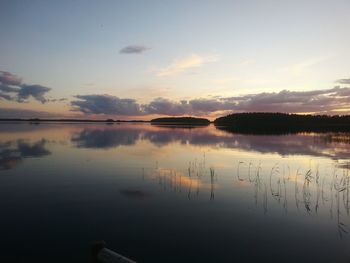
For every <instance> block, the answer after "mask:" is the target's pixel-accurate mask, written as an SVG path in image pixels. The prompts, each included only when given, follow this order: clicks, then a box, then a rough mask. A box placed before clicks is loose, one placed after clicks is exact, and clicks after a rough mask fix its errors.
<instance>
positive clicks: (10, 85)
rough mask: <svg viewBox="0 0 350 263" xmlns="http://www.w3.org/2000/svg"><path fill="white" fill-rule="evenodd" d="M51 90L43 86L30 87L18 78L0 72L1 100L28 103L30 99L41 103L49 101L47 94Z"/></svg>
mask: <svg viewBox="0 0 350 263" xmlns="http://www.w3.org/2000/svg"><path fill="white" fill-rule="evenodd" d="M50 90H51V89H50V88H48V87H44V86H41V85H28V84H24V83H22V80H21V79H20V78H18V77H17V76H15V75H13V74H11V73H9V72H6V71H0V99H5V100H9V101H17V102H27V101H28V99H29V98H30V97H32V98H34V99H35V100H37V101H40V102H41V103H45V102H47V101H49V100H48V99H46V98H45V94H46V93H47V92H49V91H50Z"/></svg>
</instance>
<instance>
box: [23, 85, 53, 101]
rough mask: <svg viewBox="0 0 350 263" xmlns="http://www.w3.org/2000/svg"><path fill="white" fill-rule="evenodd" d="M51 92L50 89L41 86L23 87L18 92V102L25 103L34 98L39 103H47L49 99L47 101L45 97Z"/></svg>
mask: <svg viewBox="0 0 350 263" xmlns="http://www.w3.org/2000/svg"><path fill="white" fill-rule="evenodd" d="M50 90H51V89H50V88H47V87H44V86H40V85H22V86H21V89H20V90H19V92H18V102H24V101H26V100H27V99H28V98H29V97H30V96H32V97H33V98H34V99H36V100H37V101H40V102H41V103H45V102H46V101H47V99H45V97H44V95H45V93H46V92H48V91H50Z"/></svg>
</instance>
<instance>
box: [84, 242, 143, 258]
mask: <svg viewBox="0 0 350 263" xmlns="http://www.w3.org/2000/svg"><path fill="white" fill-rule="evenodd" d="M91 262H92V263H136V262H135V261H133V260H131V259H128V258H126V257H124V256H122V255H119V254H118V253H116V252H114V251H112V250H110V249H108V248H106V243H105V242H104V241H99V242H96V243H94V244H93V245H92V247H91Z"/></svg>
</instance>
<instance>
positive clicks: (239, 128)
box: [214, 112, 350, 134]
mask: <svg viewBox="0 0 350 263" xmlns="http://www.w3.org/2000/svg"><path fill="white" fill-rule="evenodd" d="M214 124H215V126H216V127H217V128H219V129H223V130H227V131H232V132H239V133H253V134H254V133H255V134H257V133H258V134H259V133H260V134H287V133H296V132H303V131H305V132H312V131H314V132H327V131H350V115H345V116H339V115H335V116H328V115H298V114H287V113H267V112H252V113H235V114H230V115H227V116H225V117H220V118H217V119H216V120H215V121H214Z"/></svg>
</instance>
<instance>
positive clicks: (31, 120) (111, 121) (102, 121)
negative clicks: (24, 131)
mask: <svg viewBox="0 0 350 263" xmlns="http://www.w3.org/2000/svg"><path fill="white" fill-rule="evenodd" d="M0 122H31V123H40V122H92V123H122V122H132V123H137V122H140V123H149V122H150V121H148V120H146V121H144V120H110V119H108V120H89V119H21V118H19V119H16V118H9V119H0Z"/></svg>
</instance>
